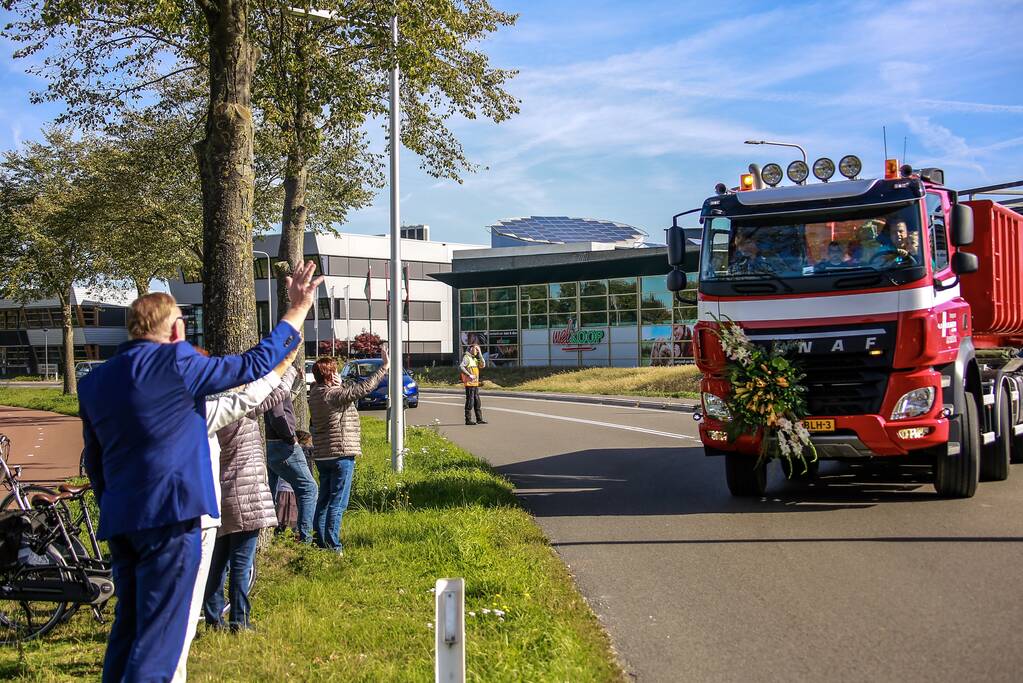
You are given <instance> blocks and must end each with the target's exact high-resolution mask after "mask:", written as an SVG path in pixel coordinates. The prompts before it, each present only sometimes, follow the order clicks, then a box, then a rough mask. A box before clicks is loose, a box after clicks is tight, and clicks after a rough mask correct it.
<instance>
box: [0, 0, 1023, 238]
mask: <svg viewBox="0 0 1023 683" xmlns="http://www.w3.org/2000/svg"><path fill="white" fill-rule="evenodd" d="M492 1H493V2H494V4H495V5H496V6H497V7H499V8H500V9H502V10H505V11H509V12H517V13H519V14H520V15H521V16H520V19H519V22H518V23H517V25H516V26H514V27H512V28H510V29H506V30H503V31H501V32H500V33H499V34H498V35H496V36H495V37H494V38H492V39H491V40H488V41H487V42H485V43H484V44H483V46H482V47H483V48H484V49H485V50H486V51H487V52H488V53H489V54H490V55H491V57H492V59H493V61H494V63H495V64H496V65H499V66H502V67H507V68H516V69H519V70H520V74H519V76H518V77H517V78H516V79H515V80H514V81H513V82H512V83H511V85H510V90H511V91H512V92H513V94H515V95H516V96H517V97H518V98H520V99H521V100H522V105H521V106H522V112H521V113H520V114H519V115H518V116H517V117H515V118H513V119H511V120H510V121H508V122H505V123H504V124H501V125H493V124H490V123H487V122H481V121H462V120H459V121H454V122H453V124H452V125H453V128H454V129H455V130H456V132H457V133H458V135H459V136H460V138H461V139H462V141H463V142H464V144H465V147H466V150H467V152H468V154H469V156H470V158H471V159H472V160H473V161H475V162H476V163H479V164H481V165H483V166H485V167H487V170H483V171H481V172H479V173H477V174H474V175H470V176H468V177H467V178H466V179H465V182H464V183H463V184H461V185H459V184H456V183H453V182H449V181H439V180H436V179H433V178H430V177H429V176H427V175H426V174H425V173H423V172H422V171H421V170H419V168H418V166H417V160H416V159H415V157H414V155H412V154H411V153H409V152H408V151H405V152H403V156H402V161H403V167H402V168H403V170H402V177H401V183H402V185H401V190H402V191H401V196H402V218H403V221H404V222H406V223H428V224H430V225H431V228H432V231H433V237H434V238H435V239H445V240H451V241H462V242H474V243H487V242H489V236H488V235H487V233H486V232H485V231H484V227H485V226H486V225H489V224H491V223H493V222H495V221H497V220H500V219H502V218H511V217H515V216H523V215H530V214H537V215H569V216H582V217H593V218H605V219H609V220H615V221H621V222H624V223H630V224H632V225H636V226H638V227H640V228H643V229H645V230H647V231H648V232H649V233H650V234H651V236H652V237H654V238H656V239H658V240H660V238H661V236H662V233H661V232H660V229H661V228H663V227H664V226H665V225H666V224H668V223H669V222H670V217H671V215H672V214H674V213H677V212H679V211H682V210H684V209H688V208H693V207H696V206H698V205H699V204H700V202H702V200H703V199H704V198H705V197H706V196H707V195H709V194H711V193H712V192H713V187H714V184H715V183H716V182H718V181H723V182H726V183H728V184H730V185H734V184H735V183H736V182H737V181H738V176H739V174H740V173H741V172H742V171H743V170H744V169H745V166H746V164H748V163H749V162H751V161H755V162H758V163H761V164H763V163H766V162H769V161H777V162H779V163H781V164H782V166H785V165H786V164H787V163H788V162H789V161H792V160H793V159H794V158H796V152H795V150H786V149H783V148H770V147H750V146H745V145H743V144H742V141H743V140H746V139H750V138H755V139H775V140H785V141H793V142H798V143H800V144H802V145H803V146H804V147H806V149H807V154H808V155H809V157H810V160H811V161H812V160H813V159H814V158H816V157H818V156H830V157H831V158H833V159H835V160H837V159H838V158H839V157H841V156H843V155H845V154H849V153H853V154H857V155H859V156H860V157H861V158H862V159H863V161H864V165H865V167H866V168H865V172H864V175H865V176H872V175H877V174H878V173H880V171H881V169H882V162H883V150H882V140H881V127H882V125H884V126H887V130H888V149H889V155H890V156H901V151H902V145H903V138H906V140H907V142H908V160H909V161H910V162H911V163H912V164H913V165H914V166H918V167H919V166H931V165H934V166H940V167H943V168H944V169H945V172H946V180H947V182H948V184H949V185H951V186H952V187H957V188H964V187H971V186H976V185H982V184H989V183H997V182H1003V181H1008V180H1018V179H1023V154H1021V152H1023V94H1021V93H1023V89H1021V88H1020V85H1021V84H1023V52H1021V51H1020V50H1019V48H1018V45H1019V36H1018V31H1019V27H1020V26H1021V25H1023V2H1010V1H1006V2H998V1H990V0H988V1H985V2H970V1H959V2H940V1H934V0H932V1H930V2H873V1H871V0H860V1H856V2H788V3H784V4H782V3H765V2H748V3H743V2H735V1H734V0H733V2H728V3H713V4H712V3H706V2H654V1H646V2H639V1H636V0H631V1H630V2H621V1H620V0H618V1H616V2H610V1H604V0H587V1H567V0H566V1H562V2H556V1H553V0H552V1H550V2H541V1H539V0H532V1H526V0H492ZM0 48H2V51H3V60H4V62H3V67H2V73H0V92H3V93H4V97H3V98H2V99H0V148H2V149H8V148H10V147H12V146H14V145H17V144H18V143H19V141H21V140H24V139H27V138H34V137H36V136H38V134H39V129H40V126H41V125H42V124H43V123H45V122H46V121H47V120H49V119H51V118H52V117H53V116H54V115H55V114H56V113H57V112H58V111H59V109H58V108H57V107H54V106H34V105H31V104H29V103H28V93H29V91H30V90H31V89H32V88H35V87H38V85H39V84H38V82H37V81H36V80H35V79H33V78H32V77H29V76H26V75H24V73H23V65H22V64H20V63H17V62H13V61H12V60H11V58H10V53H11V51H12V49H13V48H12V46H10V45H6V44H5V45H0ZM387 221H388V199H387V192H386V190H385V191H384V192H383V193H382V194H381V195H380V196H379V197H378V199H377V201H376V202H375V203H374V205H373V206H372V207H369V208H367V209H364V210H362V211H359V212H357V213H355V214H353V215H352V217H351V220H350V222H349V224H348V225H347V226H345V227H344V229H346V230H351V231H353V232H367V233H382V232H384V231H386V229H387Z"/></svg>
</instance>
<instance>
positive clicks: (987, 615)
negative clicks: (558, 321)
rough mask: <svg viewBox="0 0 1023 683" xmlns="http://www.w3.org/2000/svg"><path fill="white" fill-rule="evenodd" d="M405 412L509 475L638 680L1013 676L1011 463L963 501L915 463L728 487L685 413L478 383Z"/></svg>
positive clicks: (1020, 480) (1018, 482)
mask: <svg viewBox="0 0 1023 683" xmlns="http://www.w3.org/2000/svg"><path fill="white" fill-rule="evenodd" d="M483 400H484V415H485V417H486V419H487V420H488V421H489V422H490V424H488V425H480V426H474V427H467V426H464V424H463V416H462V406H461V401H460V400H459V399H458V397H456V396H449V395H448V396H444V395H436V394H434V395H428V394H424V396H423V398H422V401H421V404H420V407H419V408H417V409H416V410H410V411H408V413H407V415H408V416H409V420H410V422H412V423H415V424H428V423H431V422H432V421H433V420H434V419H435V418H436V419H439V420H440V422H441V429H442V432H443V433H444V434H445V435H447V436H448V437H450V438H451V439H453V440H454V441H455V442H457V443H459V444H460V445H462V446H464V447H466V448H467V449H469V450H471V451H472V452H474V453H476V454H477V455H479V456H481V457H484V458H486V459H487V460H489V461H490V462H491V463H492V464H494V465H495V466H497V467H498V469H499V470H500V471H501V472H502V473H503V474H505V475H506V476H508V477H509V478H510V479H511V480H512V481H513V482H515V484H516V486H517V489H518V494H519V495H520V496H521V498H522V500H523V501H524V502H525V504H526V505H527V506H528V507H529V509H530V510H531V511H532V512H533V513H534V514H535V516H536V518H537V521H538V522H539V523H540V525H541V526H542V527H543V529H544V531H545V532H546V533H547V535H548V537H549V538H550V539H551V541H552V543H553V544H554V547H555V548H556V549H557V551H558V553H559V554H560V555H561V557H562V558H563V559H564V561H565V562H566V563H567V564H568V566H569V567H570V569H571V571H572V573H573V574H574V575H575V577H576V581H577V583H578V585H579V588H580V590H581V591H582V593H583V595H584V596H585V597H586V598H587V600H588V601H589V603H590V605H591V606H592V607H593V609H594V611H595V612H596V613H597V615H598V616H599V617H600V619H601V621H602V622H603V623H604V625H605V626H606V628H607V630H608V632H609V633H610V634H611V638H612V640H613V642H614V645H615V648H616V649H617V650H618V652H619V655H620V657H621V659H622V661H623V662H624V664H625V666H626V669H627V670H628V671H629V673H630V674H632V675H633V676H634V677H635V678H637V679H639V680H642V681H738V680H749V681H775V680H777V681H783V680H785V681H791V680H802V681H810V680H812V681H817V680H828V681H866V680H871V681H886V680H900V681H966V680H970V681H972V680H984V681H1009V680H1013V681H1018V680H1021V678H1023V581H1020V580H1018V578H1019V577H1020V575H1021V568H1023V465H1016V466H1013V471H1012V475H1011V476H1010V478H1009V480H1008V481H1005V482H997V483H982V484H981V486H980V488H979V489H978V493H977V495H976V497H974V498H972V499H969V500H941V499H939V498H937V497H936V495H935V494H934V489H933V487H932V486H931V485H930V483H929V479H928V477H929V473H928V472H927V470H926V469H924V470H921V469H920V468H919V467H917V468H912V467H902V468H898V467H885V466H875V467H868V466H864V465H856V466H853V465H847V464H840V463H824V464H823V465H822V467H821V477H820V479H819V480H818V481H817V482H815V483H798V482H789V481H786V480H785V479H784V478H783V476H782V474H781V472H780V468H778V467H777V465H772V470H771V481H770V488H769V492H768V493H769V495H768V497H767V498H766V499H764V500H752V501H750V500H745V501H744V500H740V499H735V498H732V497H731V496H730V495H729V494H728V491H727V488H726V487H725V483H724V462H723V461H721V460H720V459H717V458H706V457H705V456H704V455H703V450H702V448H701V447H700V446H699V442H698V440H697V439H696V429H695V423H694V422H693V420H692V417H691V416H690V415H687V414H684V413H677V412H665V411H655V410H642V409H635V408H623V407H612V406H600V405H581V404H570V403H563V402H554V401H541V400H526V399H510V398H500V399H498V398H494V397H487V396H486V395H484V397H483Z"/></svg>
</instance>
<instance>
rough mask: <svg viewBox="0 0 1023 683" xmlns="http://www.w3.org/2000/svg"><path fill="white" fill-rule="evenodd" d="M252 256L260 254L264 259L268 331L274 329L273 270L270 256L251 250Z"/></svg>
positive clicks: (263, 252)
mask: <svg viewBox="0 0 1023 683" xmlns="http://www.w3.org/2000/svg"><path fill="white" fill-rule="evenodd" d="M252 253H253V254H261V255H263V256H265V257H266V306H267V310H268V311H269V319H268V320H267V321H266V322H267V325H268V326H269V329H271V330H272V329H273V328H274V300H273V295H274V294H273V284H272V282H273V270H272V269H271V266H270V254H268V253H266V252H265V251H259V250H258V249H253V250H252Z"/></svg>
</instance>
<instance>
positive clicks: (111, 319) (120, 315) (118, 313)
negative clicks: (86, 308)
mask: <svg viewBox="0 0 1023 683" xmlns="http://www.w3.org/2000/svg"><path fill="white" fill-rule="evenodd" d="M98 311H99V322H98V324H99V326H100V327H124V326H125V325H126V323H125V313H126V310H125V309H123V308H120V307H113V306H103V307H100V308H99V309H98Z"/></svg>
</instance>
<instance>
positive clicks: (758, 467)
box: [725, 453, 767, 498]
mask: <svg viewBox="0 0 1023 683" xmlns="http://www.w3.org/2000/svg"><path fill="white" fill-rule="evenodd" d="M725 480H726V481H727V482H728V490H729V491H730V492H731V494H732V495H733V496H738V497H742V498H750V497H759V496H762V495H764V492H765V491H767V467H766V463H762V462H760V458H758V457H756V456H755V455H742V454H740V453H726V454H725Z"/></svg>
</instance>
